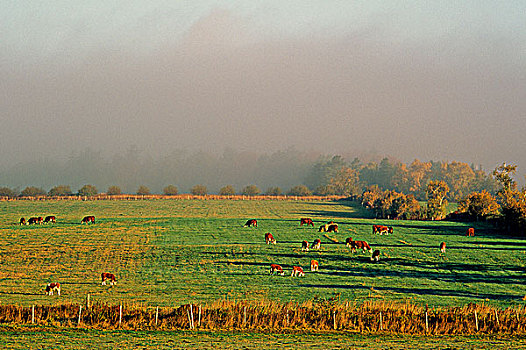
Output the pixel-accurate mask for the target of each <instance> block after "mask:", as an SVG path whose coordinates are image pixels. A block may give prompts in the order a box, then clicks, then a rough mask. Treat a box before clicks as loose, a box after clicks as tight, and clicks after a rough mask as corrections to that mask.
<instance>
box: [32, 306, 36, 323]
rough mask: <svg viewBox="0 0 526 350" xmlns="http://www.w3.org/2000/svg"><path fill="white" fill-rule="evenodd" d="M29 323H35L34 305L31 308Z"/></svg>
mask: <svg viewBox="0 0 526 350" xmlns="http://www.w3.org/2000/svg"><path fill="white" fill-rule="evenodd" d="M31 323H35V305H33V306H32V307H31Z"/></svg>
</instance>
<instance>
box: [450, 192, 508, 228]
mask: <svg viewBox="0 0 526 350" xmlns="http://www.w3.org/2000/svg"><path fill="white" fill-rule="evenodd" d="M499 208H500V206H499V204H498V203H497V200H496V199H495V197H493V196H492V195H491V194H490V193H489V192H488V191H485V190H483V191H482V192H473V193H471V194H470V195H469V196H467V197H466V198H464V199H462V200H461V201H459V202H458V211H459V212H461V213H467V214H468V215H469V216H470V217H471V218H473V219H475V220H477V221H478V220H480V219H485V218H487V217H488V216H490V215H498V214H499Z"/></svg>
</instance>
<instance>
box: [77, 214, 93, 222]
mask: <svg viewBox="0 0 526 350" xmlns="http://www.w3.org/2000/svg"><path fill="white" fill-rule="evenodd" d="M90 222H91V223H93V224H94V223H95V217H94V216H93V215H90V216H85V217H84V218H83V219H82V221H81V222H80V223H81V224H89V223H90Z"/></svg>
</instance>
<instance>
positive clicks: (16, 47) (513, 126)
mask: <svg viewBox="0 0 526 350" xmlns="http://www.w3.org/2000/svg"><path fill="white" fill-rule="evenodd" d="M192 4H193V5H192V6H190V5H189V4H188V3H185V2H181V3H179V2H177V3H174V4H172V2H162V1H154V2H151V3H150V4H147V5H146V4H144V3H143V2H135V1H131V2H129V3H126V6H124V5H123V6H119V5H118V4H117V5H115V4H113V5H111V4H105V3H104V2H100V3H96V2H95V3H94V4H92V5H86V4H84V3H81V2H79V3H76V2H71V3H68V4H62V5H47V6H44V5H38V4H34V3H31V2H24V1H20V2H17V3H14V2H11V3H10V2H7V3H4V4H2V5H0V31H1V32H2V33H3V35H2V36H3V40H2V41H1V42H0V76H1V83H0V94H1V96H2V99H0V121H1V128H0V167H1V170H0V185H8V186H20V187H24V186H26V185H38V186H43V187H46V188H49V187H50V186H53V185H57V184H61V183H67V184H70V185H72V186H73V187H76V186H77V184H79V185H80V184H84V183H95V184H98V185H99V186H101V190H104V189H105V187H106V186H107V185H109V184H120V185H121V186H123V189H124V188H127V189H128V190H130V191H134V190H135V189H136V186H137V185H138V184H145V185H150V186H151V189H152V190H159V189H158V188H159V187H160V186H163V185H166V184H168V183H174V184H176V185H179V186H181V187H182V188H187V187H190V186H191V185H194V184H196V183H200V182H207V183H209V186H210V187H211V188H216V187H218V186H222V185H224V184H230V183H232V184H235V185H238V186H242V185H246V184H249V183H256V184H258V186H260V187H261V188H262V189H264V188H265V187H266V186H267V185H279V186H283V187H284V188H287V187H289V186H291V185H296V184H298V183H300V182H301V181H300V180H301V179H302V174H303V173H304V172H305V171H306V169H305V166H306V164H307V163H308V162H307V160H309V161H312V160H313V159H315V158H316V157H318V156H319V155H325V154H327V155H333V154H343V155H347V154H349V155H355V156H360V155H363V154H369V155H374V156H375V157H376V158H381V157H383V156H391V157H395V158H398V159H400V160H402V161H404V162H410V161H412V160H413V159H415V158H418V159H420V160H422V161H428V160H444V161H453V160H456V161H461V162H466V163H474V164H477V165H478V164H481V165H482V166H483V168H484V169H486V170H488V171H491V170H492V169H493V168H494V167H495V166H496V165H498V164H501V163H503V162H507V163H514V164H518V165H519V171H518V180H519V181H522V177H523V174H524V172H525V167H526V153H525V152H524V150H525V149H526V138H525V137H524V135H525V134H526V121H525V120H526V88H524V86H526V22H525V21H524V20H523V18H522V15H521V14H524V13H526V5H525V4H524V3H520V2H506V3H505V4H496V3H494V2H490V1H466V2H462V3H461V4H457V5H455V6H453V5H451V6H449V5H448V6H445V5H444V4H440V3H434V2H429V3H427V2H423V3H422V2H419V3H416V4H413V5H411V4H407V3H406V2H397V1H394V2H390V3H389V4H387V5H386V4H384V3H383V2H375V1H372V2H352V4H351V3H350V2H349V3H347V2H335V3H331V4H327V3H326V2H313V3H312V4H311V5H310V6H306V5H305V4H304V3H302V2H290V3H288V4H281V3H277V2H275V3H274V2H272V1H270V2H268V1H267V2H250V3H245V2H236V1H234V2H232V1H231V2H218V3H216V4H211V3H209V2H205V1H197V2H195V3H192ZM290 149H293V150H294V152H295V153H294V156H291V154H288V155H283V152H284V153H285V154H286V153H287V152H288V151H287V150H290ZM185 154H198V155H200V156H192V157H185V156H184V155H185ZM229 154H235V155H236V156H235V157H234V158H236V159H235V160H229V159H228V155H229ZM276 154H278V155H276ZM207 157H208V158H207ZM265 157H270V158H272V157H277V158H280V157H283V160H282V159H281V158H280V160H279V162H277V164H279V165H273V167H269V166H268V162H267V163H265V160H264V159H266V158H265ZM181 159H185V160H181ZM211 159H212V160H211ZM255 159H258V161H257V162H256V161H254V160H255ZM349 160H350V159H349ZM287 162H288V163H287ZM203 164H206V165H203ZM212 164H213V165H212ZM128 187H131V188H128Z"/></svg>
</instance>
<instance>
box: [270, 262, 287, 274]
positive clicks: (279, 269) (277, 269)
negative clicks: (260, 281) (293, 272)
mask: <svg viewBox="0 0 526 350" xmlns="http://www.w3.org/2000/svg"><path fill="white" fill-rule="evenodd" d="M274 272H277V273H278V274H280V275H281V276H283V275H285V271H283V268H282V267H281V266H279V265H278V264H271V265H270V274H271V275H273V274H274Z"/></svg>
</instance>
